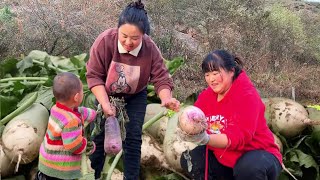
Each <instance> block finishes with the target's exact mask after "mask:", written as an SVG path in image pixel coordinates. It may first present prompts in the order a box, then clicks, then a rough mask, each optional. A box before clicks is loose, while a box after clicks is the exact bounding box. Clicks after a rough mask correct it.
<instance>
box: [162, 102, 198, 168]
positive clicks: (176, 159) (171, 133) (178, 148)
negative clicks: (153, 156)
mask: <svg viewBox="0 0 320 180" xmlns="http://www.w3.org/2000/svg"><path fill="white" fill-rule="evenodd" d="M181 110H183V107H182V108H181ZM180 114H181V111H180V112H179V113H176V114H174V115H173V116H172V117H171V118H170V119H169V121H168V126H167V130H166V135H165V138H164V141H163V152H164V155H165V157H166V160H167V162H168V164H169V166H171V167H172V168H173V169H175V170H176V171H178V172H182V168H181V165H180V158H181V155H182V153H183V152H184V151H186V150H187V149H189V150H192V149H194V148H195V147H196V145H195V144H194V143H191V142H187V141H182V140H181V139H180V138H178V134H177V129H178V126H177V125H178V117H179V116H180Z"/></svg>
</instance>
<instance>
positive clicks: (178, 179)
mask: <svg viewBox="0 0 320 180" xmlns="http://www.w3.org/2000/svg"><path fill="white" fill-rule="evenodd" d="M173 179H174V180H183V178H182V177H181V176H179V175H178V174H176V173H171V174H167V175H163V176H161V177H155V178H154V180H173Z"/></svg>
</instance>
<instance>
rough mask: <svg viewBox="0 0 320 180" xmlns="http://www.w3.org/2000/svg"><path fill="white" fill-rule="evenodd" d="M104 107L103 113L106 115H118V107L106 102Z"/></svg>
mask: <svg viewBox="0 0 320 180" xmlns="http://www.w3.org/2000/svg"><path fill="white" fill-rule="evenodd" d="M102 109H103V113H104V116H105V117H108V116H115V115H116V107H114V106H113V105H112V104H110V103H106V104H104V105H102Z"/></svg>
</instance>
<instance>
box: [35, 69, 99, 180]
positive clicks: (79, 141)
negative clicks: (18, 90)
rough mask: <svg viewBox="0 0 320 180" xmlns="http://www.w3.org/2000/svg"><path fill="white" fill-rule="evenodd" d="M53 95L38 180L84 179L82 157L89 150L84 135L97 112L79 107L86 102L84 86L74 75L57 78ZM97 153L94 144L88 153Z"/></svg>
mask: <svg viewBox="0 0 320 180" xmlns="http://www.w3.org/2000/svg"><path fill="white" fill-rule="evenodd" d="M53 94H54V97H55V99H56V104H55V105H54V106H53V107H52V108H51V110H50V117H49V122H48V128H47V132H46V134H45V137H44V140H43V142H42V144H41V146H40V152H39V166H38V167H39V172H38V173H37V175H36V178H35V179H36V180H43V179H45V180H59V179H77V178H80V177H81V171H80V167H81V165H80V162H81V154H82V153H85V151H86V147H87V139H86V138H85V137H84V136H83V129H84V122H85V121H88V122H91V121H93V120H94V119H95V117H96V112H95V111H94V110H92V109H89V108H85V107H79V105H80V104H81V102H82V99H83V88H82V83H81V81H80V79H79V78H78V77H77V76H76V75H74V74H72V73H69V72H65V73H60V74H58V75H56V77H55V78H54V80H53ZM92 143H93V142H92ZM94 150H95V145H93V149H92V150H91V151H90V152H89V154H91V153H93V152H94Z"/></svg>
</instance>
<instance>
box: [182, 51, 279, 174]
mask: <svg viewBox="0 0 320 180" xmlns="http://www.w3.org/2000/svg"><path fill="white" fill-rule="evenodd" d="M202 72H203V74H204V78H205V81H206V82H207V84H208V88H206V89H205V90H204V91H203V92H201V94H200V95H199V97H198V99H197V101H196V102H195V104H194V105H195V106H196V107H198V108H200V109H201V110H202V111H203V112H204V114H205V116H206V119H207V124H208V126H207V130H206V131H204V132H203V133H202V135H199V137H202V138H198V139H193V140H192V138H191V139H190V138H188V139H185V140H187V141H191V142H194V143H196V144H199V146H197V147H196V148H195V149H193V150H191V151H190V152H184V153H183V154H184V155H183V156H181V159H180V162H181V166H182V168H183V169H184V170H185V172H187V173H188V174H189V176H190V177H192V179H199V180H200V179H201V180H202V179H210V180H212V179H224V180H229V179H230V180H231V179H236V180H251V179H252V180H276V179H277V177H278V176H279V174H280V172H281V163H282V156H281V153H280V150H279V147H278V146H277V145H276V144H275V143H274V138H273V135H272V132H271V131H270V129H269V128H268V126H267V123H266V119H265V117H264V112H265V106H264V104H263V102H262V100H261V98H260V96H259V94H258V92H257V90H256V89H255V87H254V85H253V83H252V82H251V80H250V79H249V77H248V76H247V74H246V73H245V71H244V70H242V62H241V61H240V59H239V58H237V57H234V56H233V55H231V54H230V53H229V52H227V51H225V50H215V51H213V52H211V53H209V54H208V55H207V56H206V58H205V59H204V60H203V62H202ZM195 141H197V142H195ZM188 153H189V154H188ZM188 155H190V156H191V160H190V159H189V158H185V157H188ZM190 162H191V163H192V165H193V166H192V167H191V169H190V166H189V167H188V164H190Z"/></svg>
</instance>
